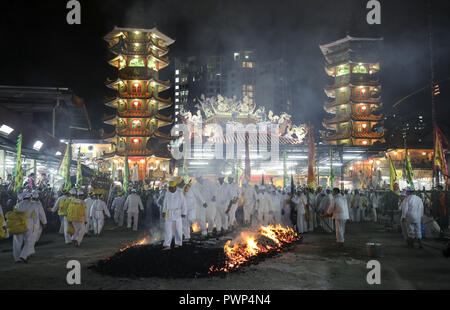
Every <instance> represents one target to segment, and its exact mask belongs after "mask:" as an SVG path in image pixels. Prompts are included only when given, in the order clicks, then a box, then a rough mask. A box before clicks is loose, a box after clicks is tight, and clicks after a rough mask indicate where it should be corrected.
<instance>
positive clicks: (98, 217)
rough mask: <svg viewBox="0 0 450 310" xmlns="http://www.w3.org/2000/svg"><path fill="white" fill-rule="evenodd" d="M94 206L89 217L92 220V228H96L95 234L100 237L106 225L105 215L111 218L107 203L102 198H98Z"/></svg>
mask: <svg viewBox="0 0 450 310" xmlns="http://www.w3.org/2000/svg"><path fill="white" fill-rule="evenodd" d="M97 198H98V199H96V200H95V201H94V203H93V204H92V207H91V213H90V214H89V216H90V217H91V220H92V226H93V227H94V234H95V235H97V236H99V235H100V233H101V232H102V229H103V225H104V224H105V214H106V216H107V217H111V214H110V213H109V210H108V207H107V206H106V203H105V202H104V201H103V200H102V199H101V196H98V197H97Z"/></svg>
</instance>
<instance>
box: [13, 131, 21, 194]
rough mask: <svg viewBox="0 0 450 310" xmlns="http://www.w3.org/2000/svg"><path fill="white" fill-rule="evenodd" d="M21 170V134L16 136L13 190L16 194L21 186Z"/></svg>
mask: <svg viewBox="0 0 450 310" xmlns="http://www.w3.org/2000/svg"><path fill="white" fill-rule="evenodd" d="M22 184H23V170H22V134H19V136H18V137H17V159H16V166H15V167H14V192H15V193H16V194H17V193H18V192H19V191H20V189H21V188H22Z"/></svg>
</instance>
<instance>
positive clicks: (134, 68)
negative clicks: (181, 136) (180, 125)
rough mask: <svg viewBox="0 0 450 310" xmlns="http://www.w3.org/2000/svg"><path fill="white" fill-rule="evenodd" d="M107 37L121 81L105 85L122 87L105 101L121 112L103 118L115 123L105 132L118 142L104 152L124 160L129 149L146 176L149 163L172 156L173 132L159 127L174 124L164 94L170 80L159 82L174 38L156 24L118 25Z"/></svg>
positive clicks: (108, 155)
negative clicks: (140, 26) (171, 133)
mask: <svg viewBox="0 0 450 310" xmlns="http://www.w3.org/2000/svg"><path fill="white" fill-rule="evenodd" d="M104 39H105V40H106V41H107V42H108V44H109V48H110V51H111V52H112V53H113V54H115V55H116V56H115V57H114V58H113V59H111V60H110V61H109V63H110V64H111V65H112V66H114V67H116V68H117V69H118V78H117V80H115V81H109V82H108V84H107V86H108V87H109V88H112V89H115V90H117V91H118V96H117V97H115V98H113V99H110V100H108V101H107V103H106V105H107V106H109V107H112V108H115V109H117V112H116V113H115V114H113V115H109V116H106V117H104V119H103V121H104V122H105V123H107V124H110V125H114V126H115V130H114V131H113V132H111V133H109V134H108V133H107V134H105V135H104V136H103V138H105V139H107V140H108V141H110V142H112V144H113V145H114V149H113V152H112V153H110V154H106V156H105V157H107V158H111V159H114V160H115V161H116V162H117V161H121V162H123V156H124V155H125V153H127V154H128V158H129V160H130V166H131V167H132V166H133V165H134V163H137V164H138V166H139V179H141V180H142V179H144V178H145V175H146V172H147V168H148V166H150V162H152V163H151V164H152V167H154V162H156V163H158V164H159V163H160V162H161V161H163V160H165V159H168V158H169V156H170V155H169V152H168V150H167V143H168V142H169V140H170V138H171V137H170V134H168V133H163V132H161V127H163V126H168V125H171V124H172V123H173V120H172V118H173V116H172V115H171V113H170V112H168V111H166V112H167V113H164V111H165V110H166V109H168V108H170V107H171V106H172V101H171V99H170V98H169V99H163V98H161V97H160V93H161V92H163V91H165V90H167V89H168V88H170V82H169V81H161V80H160V79H159V77H158V75H159V70H161V69H163V68H165V67H167V66H168V64H169V59H168V58H167V56H165V55H166V54H167V53H168V51H169V49H168V46H169V45H170V44H172V43H173V42H174V40H173V39H171V38H169V37H168V36H166V35H165V34H163V33H161V32H160V31H158V30H157V29H156V28H153V29H132V28H117V27H116V28H114V30H112V31H111V32H110V33H108V34H107V35H106V36H105V38H104ZM155 168H156V167H155Z"/></svg>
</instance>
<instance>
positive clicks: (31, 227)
mask: <svg viewBox="0 0 450 310" xmlns="http://www.w3.org/2000/svg"><path fill="white" fill-rule="evenodd" d="M15 210H17V211H19V212H25V213H26V218H27V223H28V230H27V231H26V232H24V233H21V234H17V235H14V236H13V256H14V261H15V262H16V263H18V262H21V261H22V262H24V263H28V257H29V256H30V254H31V252H32V247H33V242H34V231H35V229H36V228H37V221H38V215H37V210H36V205H35V204H33V202H32V201H31V193H26V194H25V196H24V199H23V200H22V201H21V202H19V203H18V204H17V206H16V207H15Z"/></svg>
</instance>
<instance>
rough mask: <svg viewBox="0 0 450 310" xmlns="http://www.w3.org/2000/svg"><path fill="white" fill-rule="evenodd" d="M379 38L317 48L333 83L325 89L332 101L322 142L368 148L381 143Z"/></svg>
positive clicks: (329, 105) (326, 104) (354, 39)
mask: <svg viewBox="0 0 450 310" xmlns="http://www.w3.org/2000/svg"><path fill="white" fill-rule="evenodd" d="M381 40H382V38H353V37H350V36H347V37H345V38H344V39H341V40H338V41H335V42H332V43H329V44H325V45H320V49H321V50H322V53H323V55H324V56H325V60H326V66H325V71H326V72H327V74H328V75H329V76H332V77H333V78H334V84H333V85H330V86H326V87H325V93H326V94H327V96H328V97H329V98H331V99H332V101H331V102H326V103H325V104H324V109H325V111H326V112H328V113H330V114H334V117H333V118H331V119H325V120H324V121H323V126H324V127H325V128H326V129H328V130H330V131H328V132H326V133H323V134H322V140H323V142H324V143H326V144H331V145H340V144H343V145H361V146H369V145H373V144H374V143H375V142H381V143H384V141H385V140H384V129H383V128H382V127H381V126H380V125H381V122H382V120H383V117H382V115H381V114H378V115H377V114H374V113H376V112H377V111H379V110H380V109H381V107H382V103H381V96H380V92H381V85H380V78H379V72H380V64H379V62H378V55H379V45H380V42H381Z"/></svg>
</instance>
